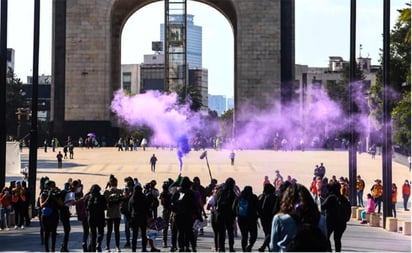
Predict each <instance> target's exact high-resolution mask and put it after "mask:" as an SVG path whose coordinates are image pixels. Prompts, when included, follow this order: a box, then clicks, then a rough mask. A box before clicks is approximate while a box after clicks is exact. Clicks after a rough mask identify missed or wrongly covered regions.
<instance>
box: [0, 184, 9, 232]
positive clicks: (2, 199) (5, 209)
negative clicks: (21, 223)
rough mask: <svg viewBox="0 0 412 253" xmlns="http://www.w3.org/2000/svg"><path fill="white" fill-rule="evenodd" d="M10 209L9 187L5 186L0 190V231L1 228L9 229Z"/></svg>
mask: <svg viewBox="0 0 412 253" xmlns="http://www.w3.org/2000/svg"><path fill="white" fill-rule="evenodd" d="M10 209H11V195H10V191H9V188H7V187H6V186H5V187H4V188H3V189H2V191H1V192H0V215H1V216H0V231H1V230H3V229H7V230H10V228H9V225H10ZM3 225H4V226H3Z"/></svg>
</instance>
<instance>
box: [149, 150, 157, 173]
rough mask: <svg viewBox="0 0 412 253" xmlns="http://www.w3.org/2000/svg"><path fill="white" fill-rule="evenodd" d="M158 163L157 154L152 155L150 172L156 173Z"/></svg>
mask: <svg viewBox="0 0 412 253" xmlns="http://www.w3.org/2000/svg"><path fill="white" fill-rule="evenodd" d="M156 162H157V157H156V155H155V154H153V155H152V157H151V158H150V170H151V171H152V172H156Z"/></svg>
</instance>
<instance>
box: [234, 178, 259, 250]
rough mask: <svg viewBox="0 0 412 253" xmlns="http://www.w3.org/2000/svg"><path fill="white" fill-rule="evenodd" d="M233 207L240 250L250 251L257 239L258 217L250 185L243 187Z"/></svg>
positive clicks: (256, 205) (256, 203) (254, 196)
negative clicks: (237, 227) (239, 237)
mask: <svg viewBox="0 0 412 253" xmlns="http://www.w3.org/2000/svg"><path fill="white" fill-rule="evenodd" d="M233 208H234V211H235V214H236V216H237V222H238V225H239V229H240V234H241V246H242V251H244V252H251V251H252V248H253V245H254V244H255V242H256V239H257V219H258V198H257V196H256V195H255V194H254V193H253V188H252V186H245V187H244V188H243V191H242V192H241V193H240V196H239V197H237V198H236V199H235V202H234V203H233ZM249 235H250V237H249ZM248 241H249V242H248Z"/></svg>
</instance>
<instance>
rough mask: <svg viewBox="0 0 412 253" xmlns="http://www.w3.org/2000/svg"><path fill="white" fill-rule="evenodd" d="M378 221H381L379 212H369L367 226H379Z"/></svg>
mask: <svg viewBox="0 0 412 253" xmlns="http://www.w3.org/2000/svg"><path fill="white" fill-rule="evenodd" d="M380 221H381V215H380V214H378V213H371V214H370V220H369V226H371V227H379V226H380Z"/></svg>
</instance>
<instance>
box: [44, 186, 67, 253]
mask: <svg viewBox="0 0 412 253" xmlns="http://www.w3.org/2000/svg"><path fill="white" fill-rule="evenodd" d="M59 195H60V192H59V189H58V188H56V183H55V182H54V181H46V182H45V186H44V188H43V191H42V192H41V193H40V199H39V204H40V210H41V222H42V227H43V230H44V249H45V251H46V252H49V251H50V250H51V251H52V252H54V251H55V248H56V236H57V224H58V222H59V207H60V206H62V205H63V202H62V200H61V198H60V196H59ZM50 239H51V249H50V246H49V240H50Z"/></svg>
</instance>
